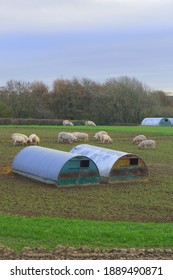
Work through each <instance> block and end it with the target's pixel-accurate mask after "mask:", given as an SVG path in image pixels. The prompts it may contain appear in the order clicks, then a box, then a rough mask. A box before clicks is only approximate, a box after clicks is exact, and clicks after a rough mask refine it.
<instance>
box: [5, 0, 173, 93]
mask: <svg viewBox="0 0 173 280" xmlns="http://www.w3.org/2000/svg"><path fill="white" fill-rule="evenodd" d="M143 2H144V3H143ZM172 11H173V0H145V1H138V0H0V86H5V85H6V82H7V81H9V80H20V81H35V80H37V81H43V82H44V83H46V84H47V85H49V86H51V85H52V83H53V81H54V80H55V79H58V78H61V77H63V78H68V79H71V78H73V77H77V78H90V79H92V80H94V81H96V82H104V81H106V80H107V79H109V78H119V77H121V76H124V75H126V76H129V77H134V78H136V79H138V80H139V81H141V82H142V83H143V84H146V85H147V86H149V87H150V88H151V89H152V90H164V91H171V92H173V16H172Z"/></svg>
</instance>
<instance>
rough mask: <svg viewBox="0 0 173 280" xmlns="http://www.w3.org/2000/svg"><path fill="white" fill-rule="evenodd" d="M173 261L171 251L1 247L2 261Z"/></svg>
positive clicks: (0, 257)
mask: <svg viewBox="0 0 173 280" xmlns="http://www.w3.org/2000/svg"><path fill="white" fill-rule="evenodd" d="M14 259H15V260H137V259H138V260H172V259H173V250H171V249H165V250H164V249H135V248H131V249H111V250H100V249H88V248H85V247H81V248H78V249H76V248H65V247H63V246H58V247H57V248H56V249H55V250H53V251H47V250H46V249H44V248H35V249H31V248H24V249H23V250H22V251H21V252H19V253H16V252H14V251H13V250H11V249H8V248H5V247H4V246H0V260H14Z"/></svg>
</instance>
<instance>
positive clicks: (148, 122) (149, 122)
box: [141, 118, 173, 126]
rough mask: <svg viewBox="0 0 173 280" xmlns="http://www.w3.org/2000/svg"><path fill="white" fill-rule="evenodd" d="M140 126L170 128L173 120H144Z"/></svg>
mask: <svg viewBox="0 0 173 280" xmlns="http://www.w3.org/2000/svg"><path fill="white" fill-rule="evenodd" d="M141 125H160V126H171V125H173V118H145V119H143V121H142V122H141Z"/></svg>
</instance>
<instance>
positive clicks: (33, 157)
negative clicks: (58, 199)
mask: <svg viewBox="0 0 173 280" xmlns="http://www.w3.org/2000/svg"><path fill="white" fill-rule="evenodd" d="M12 170H13V172H15V173H18V174H20V175H23V176H26V177H29V178H32V179H36V180H38V181H42V182H45V183H48V184H55V185H56V186H75V185H85V184H96V183H99V181H100V176H99V171H98V168H97V166H96V164H95V163H94V162H93V160H92V159H90V158H88V157H86V156H83V155H80V156H79V155H78V154H72V153H68V152H63V151H58V150H53V149H49V148H44V147H38V146H29V147H26V148H24V149H22V150H21V151H20V152H19V153H18V154H17V155H16V157H15V158H14V160H13V163H12Z"/></svg>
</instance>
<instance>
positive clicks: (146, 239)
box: [0, 126, 173, 251]
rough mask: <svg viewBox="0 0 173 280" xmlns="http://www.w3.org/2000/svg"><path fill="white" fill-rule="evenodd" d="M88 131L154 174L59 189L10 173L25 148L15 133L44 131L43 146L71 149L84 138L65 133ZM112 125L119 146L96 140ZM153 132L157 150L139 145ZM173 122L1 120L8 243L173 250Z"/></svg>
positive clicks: (0, 186)
mask: <svg viewBox="0 0 173 280" xmlns="http://www.w3.org/2000/svg"><path fill="white" fill-rule="evenodd" d="M63 130H66V131H78V130H83V131H85V132H87V133H88V134H89V136H90V140H89V144H91V145H97V146H103V147H107V148H110V149H115V150H120V151H124V152H131V153H135V154H137V155H139V156H140V157H141V158H142V159H143V160H144V161H145V163H146V165H147V167H148V172H149V179H148V182H138V183H132V182H129V183H116V184H114V185H106V184H99V185H90V186H82V187H81V186H80V187H68V188H65V187H64V188H57V187H56V186H52V185H47V184H44V183H41V182H37V181H34V180H30V179H27V178H25V177H22V176H19V175H16V174H13V173H12V172H10V173H7V174H6V173H4V172H3V171H4V169H3V168H1V167H2V165H4V164H5V165H6V164H8V165H10V164H11V160H12V159H13V158H14V156H15V155H16V154H17V153H18V152H19V151H20V150H21V149H22V147H20V146H16V147H13V145H12V142H11V140H10V136H11V134H12V133H13V132H21V133H24V134H26V135H30V134H32V133H36V134H37V135H38V136H39V137H40V139H41V142H40V146H43V147H49V148H53V149H58V150H63V151H69V150H70V149H71V148H72V147H73V146H75V145H76V144H59V143H57V135H58V132H60V131H63ZM99 130H106V131H108V132H109V134H110V136H111V137H112V138H113V143H112V144H101V143H99V142H96V141H94V140H93V136H94V134H95V133H96V132H97V131H99ZM138 134H145V135H146V136H147V137H148V138H149V139H154V140H155V141H156V149H155V150H139V149H138V148H137V146H135V145H133V144H132V138H133V137H135V136H136V135H138ZM172 143H173V128H172V127H141V126H130V127H129V126H127V127H126V126H123V127H121V126H117V127H95V128H86V127H82V126H81V127H70V128H69V127H45V126H40V127H39V126H0V193H1V200H0V213H1V215H0V225H1V231H0V243H1V244H3V245H5V246H7V247H10V248H12V249H14V250H16V251H17V250H21V249H22V248H23V247H25V246H27V247H28V246H29V247H37V246H43V247H46V248H48V249H52V248H55V247H56V246H57V245H64V246H74V247H80V246H88V247H92V248H114V247H124V248H130V247H134V248H135V247H136V248H151V247H152V248H173V224H172V222H173V203H172V201H173V157H172V152H173V146H172Z"/></svg>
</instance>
